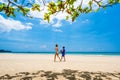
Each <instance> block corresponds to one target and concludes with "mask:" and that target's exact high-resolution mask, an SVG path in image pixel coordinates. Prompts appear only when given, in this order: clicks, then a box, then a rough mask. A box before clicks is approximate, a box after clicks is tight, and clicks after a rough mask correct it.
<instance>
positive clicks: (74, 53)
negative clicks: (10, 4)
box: [0, 52, 120, 56]
mask: <svg viewBox="0 0 120 80" xmlns="http://www.w3.org/2000/svg"><path fill="white" fill-rule="evenodd" d="M0 54H1V53H0ZM2 54H3V53H2ZM4 54H6V53H4ZM7 54H9V53H7ZM10 54H55V52H10ZM59 54H60V53H59ZM66 55H96V56H120V52H66Z"/></svg>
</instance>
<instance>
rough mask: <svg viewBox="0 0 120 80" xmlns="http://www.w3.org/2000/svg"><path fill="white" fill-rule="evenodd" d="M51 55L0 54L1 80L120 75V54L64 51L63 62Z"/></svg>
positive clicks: (64, 79)
mask: <svg viewBox="0 0 120 80" xmlns="http://www.w3.org/2000/svg"><path fill="white" fill-rule="evenodd" d="M53 58H54V55H52V54H44V55H42V54H6V53H5V54H0V80H2V79H3V78H5V77H6V78H10V79H11V80H20V78H23V80H25V79H24V78H26V77H27V78H31V79H32V80H42V78H43V80H46V79H47V78H53V79H51V80H54V78H55V79H56V80H57V79H58V80H59V79H62V80H66V79H69V80H70V79H71V80H76V79H78V80H79V78H81V80H82V78H84V77H85V79H87V78H91V79H93V78H96V80H97V78H101V79H103V80H109V79H107V78H111V79H115V80H119V79H120V56H97V55H96V56H95V55H91V56H90V55H89V56H87V55H86V56H85V55H66V62H64V61H62V62H60V61H59V60H58V59H57V61H56V62H54V60H53ZM26 75H27V76H26ZM39 75H42V76H39ZM75 75H76V76H75ZM96 75H97V76H96ZM112 75H114V76H112ZM10 76H12V77H10ZM38 76H39V77H38ZM49 76H52V77H49ZM55 76H57V78H56V77H55ZM100 76H101V77H100ZM102 76H103V77H102ZM105 77H106V78H105ZM104 78H105V79H104ZM21 80H22V79H21ZM83 80H84V79H83Z"/></svg>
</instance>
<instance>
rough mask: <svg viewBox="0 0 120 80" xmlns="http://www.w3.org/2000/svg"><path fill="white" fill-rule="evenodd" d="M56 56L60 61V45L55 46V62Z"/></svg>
mask: <svg viewBox="0 0 120 80" xmlns="http://www.w3.org/2000/svg"><path fill="white" fill-rule="evenodd" d="M56 56H57V57H58V58H59V60H60V57H59V54H58V45H57V44H56V46H55V56H54V62H55V61H56Z"/></svg>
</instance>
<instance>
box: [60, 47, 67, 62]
mask: <svg viewBox="0 0 120 80" xmlns="http://www.w3.org/2000/svg"><path fill="white" fill-rule="evenodd" d="M61 53H62V56H61V60H60V61H62V58H64V62H65V61H66V60H65V47H64V46H63V49H62V50H61Z"/></svg>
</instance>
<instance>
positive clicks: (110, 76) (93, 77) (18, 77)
mask: <svg viewBox="0 0 120 80" xmlns="http://www.w3.org/2000/svg"><path fill="white" fill-rule="evenodd" d="M0 80H120V73H119V72H115V73H109V72H87V71H78V70H71V69H64V70H63V71H62V72H61V73H57V72H52V71H44V70H40V71H37V72H34V73H29V72H19V73H16V74H15V75H13V76H12V75H9V74H5V75H3V76H0Z"/></svg>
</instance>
